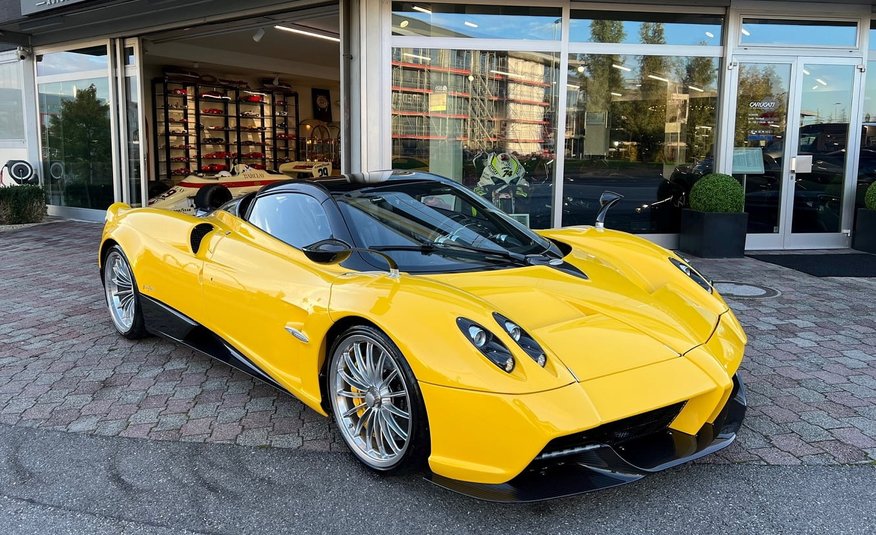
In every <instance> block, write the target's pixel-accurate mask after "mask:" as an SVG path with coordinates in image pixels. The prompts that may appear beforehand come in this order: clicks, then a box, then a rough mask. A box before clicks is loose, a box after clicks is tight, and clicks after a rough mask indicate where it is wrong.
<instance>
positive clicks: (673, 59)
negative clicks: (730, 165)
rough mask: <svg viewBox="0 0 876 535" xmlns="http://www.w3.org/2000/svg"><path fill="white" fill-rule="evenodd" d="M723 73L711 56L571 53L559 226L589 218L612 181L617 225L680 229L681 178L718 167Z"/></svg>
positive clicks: (612, 220)
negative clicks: (618, 199) (616, 195)
mask: <svg viewBox="0 0 876 535" xmlns="http://www.w3.org/2000/svg"><path fill="white" fill-rule="evenodd" d="M718 81H719V80H718V61H717V59H715V58H708V57H679V56H628V55H619V54H612V55H597V54H575V55H574V56H573V58H570V62H569V75H568V82H567V84H566V90H567V101H566V102H567V104H566V117H567V119H566V136H565V138H566V139H565V144H566V147H565V173H564V176H563V183H564V187H563V218H562V223H563V225H582V224H592V222H593V221H594V219H595V217H596V214H597V212H598V211H599V208H600V207H599V203H598V199H599V195H600V194H601V193H602V192H603V191H605V190H606V189H610V190H612V191H615V192H617V193H620V194H622V195H623V196H624V199H623V201H621V203H619V204H618V205H617V206H616V207H615V208H613V209H612V211H611V213H610V216H609V220H608V221H609V225H610V226H611V227H612V228H616V229H620V230H625V231H628V232H637V233H652V234H653V233H657V234H660V233H674V232H678V230H679V224H680V218H681V212H680V210H681V205H682V204H683V202H684V197H683V192H684V190H685V188H684V187H683V186H684V185H685V184H684V183H685V182H686V181H687V180H689V179H690V176H691V175H693V174H694V173H698V172H699V173H700V174H701V172H702V171H701V170H702V169H707V168H708V169H709V171H711V167H712V166H713V158H714V145H715V133H716V129H715V126H716V122H717V110H718V102H717V98H718Z"/></svg>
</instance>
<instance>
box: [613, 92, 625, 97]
mask: <svg viewBox="0 0 876 535" xmlns="http://www.w3.org/2000/svg"><path fill="white" fill-rule="evenodd" d="M611 96H613V97H622V96H623V95H621V94H620V93H615V92H614V91H612V92H611Z"/></svg>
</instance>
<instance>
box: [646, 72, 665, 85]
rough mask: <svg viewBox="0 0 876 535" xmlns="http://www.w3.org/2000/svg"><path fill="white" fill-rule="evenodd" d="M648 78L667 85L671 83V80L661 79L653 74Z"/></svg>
mask: <svg viewBox="0 0 876 535" xmlns="http://www.w3.org/2000/svg"><path fill="white" fill-rule="evenodd" d="M648 78H650V79H652V80H660V81H661V82H666V83H667V84H668V83H669V80H667V79H666V78H661V77H659V76H655V75H653V74H649V75H648Z"/></svg>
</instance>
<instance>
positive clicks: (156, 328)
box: [140, 294, 289, 393]
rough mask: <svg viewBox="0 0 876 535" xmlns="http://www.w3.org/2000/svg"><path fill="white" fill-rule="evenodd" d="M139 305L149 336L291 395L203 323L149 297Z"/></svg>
mask: <svg viewBox="0 0 876 535" xmlns="http://www.w3.org/2000/svg"><path fill="white" fill-rule="evenodd" d="M140 303H141V305H142V307H143V319H144V320H145V323H146V330H147V331H149V332H150V333H152V334H155V335H158V336H163V337H165V338H169V339H171V340H173V341H175V342H179V343H181V344H183V345H185V346H188V347H190V348H192V349H194V350H196V351H200V352H201V353H203V354H205V355H207V356H209V357H213V358H215V359H216V360H220V361H222V362H224V363H225V364H228V365H229V366H232V367H234V368H237V369H238V370H240V371H242V372H244V373H246V374H248V375H250V376H252V377H254V378H256V379H259V380H260V381H263V382H265V383H268V384H269V385H271V386H273V387H274V388H277V389H278V390H282V391H283V392H286V393H289V391H288V390H286V389H285V388H283V387H282V386H280V383H278V382H277V381H275V380H274V379H272V378H271V377H270V376H269V375H268V374H266V373H265V372H263V371H262V370H261V369H260V368H259V367H258V366H256V365H255V364H253V363H252V362H251V361H250V360H249V359H248V358H246V357H245V356H243V354H242V353H241V352H240V351H238V350H237V349H235V348H234V347H233V346H232V345H231V344H229V343H228V342H226V341H225V340H224V339H223V338H222V337H221V336H219V335H217V334H216V333H214V332H213V331H211V330H209V329H207V328H206V327H204V326H203V325H201V324H200V323H198V322H196V321H195V320H193V319H191V318H189V317H188V316H186V315H184V314H182V313H181V312H179V311H178V310H176V309H174V308H172V307H170V306H168V305H166V304H164V303H162V302H161V301H158V300H157V299H153V298H151V297H149V296H148V295H143V294H140Z"/></svg>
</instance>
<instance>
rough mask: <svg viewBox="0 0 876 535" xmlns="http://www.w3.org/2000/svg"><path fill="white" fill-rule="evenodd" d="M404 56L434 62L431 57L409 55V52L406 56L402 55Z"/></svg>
mask: <svg viewBox="0 0 876 535" xmlns="http://www.w3.org/2000/svg"><path fill="white" fill-rule="evenodd" d="M402 56H405V57H406V58H414V59H418V60H420V61H432V58H430V57H429V56H419V55H417V54H409V53H408V52H405V53H404V54H402Z"/></svg>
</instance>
